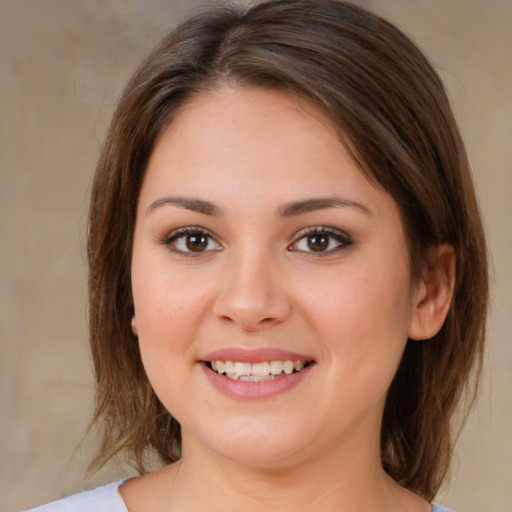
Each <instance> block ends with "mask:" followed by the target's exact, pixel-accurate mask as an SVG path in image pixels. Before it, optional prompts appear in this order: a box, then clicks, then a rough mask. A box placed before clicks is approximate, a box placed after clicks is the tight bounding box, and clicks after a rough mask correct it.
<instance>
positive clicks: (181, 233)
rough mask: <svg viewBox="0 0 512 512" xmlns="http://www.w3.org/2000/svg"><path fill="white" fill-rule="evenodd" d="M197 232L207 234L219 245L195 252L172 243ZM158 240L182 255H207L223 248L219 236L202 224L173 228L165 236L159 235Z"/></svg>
mask: <svg viewBox="0 0 512 512" xmlns="http://www.w3.org/2000/svg"><path fill="white" fill-rule="evenodd" d="M196 234H199V235H204V236H207V237H208V238H210V240H212V241H213V242H214V243H215V244H216V245H217V248H215V249H208V250H205V251H198V252H196V253H195V252H193V251H183V250H181V249H177V248H175V247H172V243H173V242H174V241H175V240H177V239H179V238H182V237H185V236H187V235H196ZM157 242H158V243H160V244H162V245H165V246H166V247H167V248H168V249H169V250H170V251H171V252H173V253H175V254H179V255H182V256H191V257H197V256H205V255H207V254H209V253H211V252H214V251H218V250H220V249H222V248H223V247H222V244H221V243H220V242H219V241H218V240H217V237H216V236H215V235H214V234H213V233H212V232H211V231H210V230H209V229H206V228H203V227H201V226H184V227H181V228H176V229H173V230H172V231H171V232H170V233H167V234H165V235H164V236H162V237H159V238H158V239H157Z"/></svg>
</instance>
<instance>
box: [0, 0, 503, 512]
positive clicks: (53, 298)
mask: <svg viewBox="0 0 512 512" xmlns="http://www.w3.org/2000/svg"><path fill="white" fill-rule="evenodd" d="M208 3H216V2H207V1H204V0H203V1H201V2H196V1H191V0H181V1H180V0H87V1H86V0H76V1H69V0H0V343H1V357H0V385H1V386H0V460H1V464H0V509H1V510H3V511H5V512H12V511H16V510H20V509H23V508H27V507H29V506H35V505H37V504H41V503H43V502H46V501H49V500H52V499H56V498H59V497H61V496H64V495H67V494H70V493H73V492H77V491H79V490H82V489H84V488H91V487H94V486H96V485H98V484H101V483H106V482H107V481H112V480H114V479H116V478H120V477H122V476H126V475H127V474H128V473H127V472H126V469H124V468H116V467H109V468H107V469H106V470H104V471H102V472H101V473H99V474H97V475H95V476H94V477H93V478H91V479H85V468H86V466H87V463H88V461H89V457H90V454H91V449H92V445H93V442H94V440H93V439H91V438H90V437H88V438H86V439H85V440H83V435H84V431H85V427H86V425H87V422H88V419H89V417H90V413H91V409H92V404H93V381H92V373H91V365H90V363H89V355H88V349H87V346H86V341H87V332H86V265H85V250H84V246H85V244H84V239H85V234H86V233H85V232H86V216H87V202H88V195H89V190H90V186H91V181H92V175H93V171H94V168H95V163H96V159H97V157H98V153H99V149H100V144H101V141H102V138H103V135H104V133H105V130H106V128H107V125H108V122H109V120H110V117H111V114H112V111H113V108H114V106H115V102H116V99H117V97H118V95H119V93H120V92H121V89H122V87H123V85H124V83H125V81H126V80H127V78H128V76H129V75H130V74H131V72H132V71H133V70H134V67H135V66H136V64H137V63H138V62H139V61H140V59H141V58H142V57H143V56H144V55H145V54H147V53H148V51H149V50H150V49H151V47H152V46H153V44H154V43H155V42H156V41H157V40H159V39H160V38H161V37H162V36H163V35H164V34H165V33H166V32H167V31H168V29H169V28H170V27H172V26H173V25H174V24H175V23H176V22H177V21H180V20H183V19H184V18H186V17H187V16H188V15H189V14H191V13H192V12H193V11H194V10H195V8H196V7H197V6H198V5H207V4H208ZM360 3H362V4H363V5H365V6H367V7H369V8H370V9H372V10H375V11H376V12H378V13H380V14H383V15H384V16H386V17H387V18H389V19H390V20H391V21H393V22H394V23H396V24H397V25H398V26H399V27H401V28H402V29H404V30H405V31H406V33H408V34H409V35H410V36H412V38H413V39H414V40H415V41H416V42H417V44H418V45H419V46H420V47H421V48H422V49H423V50H424V51H425V52H426V54H427V55H428V56H429V57H430V59H431V61H432V62H433V64H434V65H435V66H436V68H437V69H438V71H439V72H440V74H441V76H442V77H443V79H444V81H445V83H446V85H447V87H448V90H449V94H450V97H451V100H452V102H453V107H454V110H455V113H456V116H457V118H458V120H459V123H460V126H461V130H462V133H463V136H464V138H465V140H466V143H467V147H468V151H469V155H470V158H471V161H472V164H473V169H474V175H475V180H476V183H477V187H478V192H479V196H480V199H481V203H482V209H483V214H484V217H485V223H486V226H487V229H488V237H489V244H490V251H491V254H492V260H493V265H494V277H493V292H494V293H493V295H494V300H493V306H492V312H491V317H490V320H489V327H488V332H489V345H488V347H489V348H488V353H487V357H486V369H485V374H484V379H483V385H482V389H481V393H480V401H479V405H478V408H477V409H476V410H475V412H474V413H473V414H472V416H471V417H470V420H469V422H468V424H467V427H466V429H465V431H464V433H463V435H462V436H461V438H460V439H459V443H458V445H457V453H456V459H455V462H454V465H453V471H452V477H451V480H450V481H449V482H448V483H447V485H446V486H445V488H444V489H443V491H442V492H441V493H440V494H439V496H438V498H437V500H436V501H438V502H439V503H443V504H444V505H446V506H449V507H451V508H454V509H455V510H457V511H458V512H482V511H492V512H506V511H510V510H511V509H510V507H511V502H512V442H511V432H512V407H511V405H512V399H511V395H512V343H510V340H511V339H512V325H511V322H510V314H511V312H512V293H511V290H512V265H511V261H512V258H511V256H512V168H511V167H512V164H511V162H512V149H511V148H512V143H511V141H512V97H511V95H512V59H511V56H510V53H511V50H512V2H511V1H510V0H487V1H485V2H484V1H481V0H367V1H363V2H360ZM82 441H83V442H82Z"/></svg>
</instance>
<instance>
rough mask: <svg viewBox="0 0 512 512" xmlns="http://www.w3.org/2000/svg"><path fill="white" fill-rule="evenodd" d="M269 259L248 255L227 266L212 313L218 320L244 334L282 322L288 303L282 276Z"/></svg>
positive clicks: (284, 318)
mask: <svg viewBox="0 0 512 512" xmlns="http://www.w3.org/2000/svg"><path fill="white" fill-rule="evenodd" d="M271 259H272V258H270V257H268V256H267V257H266V256H265V255H256V254H252V255H250V256H248V257H245V258H238V260H237V261H236V262H230V263H229V268H227V269H226V272H225V273H223V279H222V283H221V286H220V292H219V294H218V296H217V297H216V300H215V304H214V309H213V312H214V314H215V315H216V316H217V317H218V318H219V319H221V320H222V321H224V322H228V323H231V324H234V325H237V326H238V327H239V328H240V329H242V330H243V331H245V332H257V331H262V330H265V329H268V328H269V327H272V326H274V325H276V324H279V323H281V322H283V321H284V320H286V318H287V317H288V316H289V315H290V312H291V309H292V307H291V301H290V300H289V297H288V296H287V293H286V285H285V280H284V276H283V273H282V271H280V269H279V266H278V265H277V264H275V262H272V261H271Z"/></svg>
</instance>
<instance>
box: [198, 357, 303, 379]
mask: <svg viewBox="0 0 512 512" xmlns="http://www.w3.org/2000/svg"><path fill="white" fill-rule="evenodd" d="M308 364H309V363H308V362H307V361H291V360H287V361H266V362H262V363H245V362H239V361H209V362H207V365H208V366H209V367H210V368H211V369H212V370H213V371H214V372H217V373H218V374H220V375H225V376H226V377H227V378H229V379H231V380H240V381H246V382H261V381H266V380H273V379H279V378H281V377H285V376H287V375H291V374H292V373H297V372H300V371H301V370H302V369H303V368H305V367H306V366H307V365H308Z"/></svg>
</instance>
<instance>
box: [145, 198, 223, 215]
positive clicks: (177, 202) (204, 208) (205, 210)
mask: <svg viewBox="0 0 512 512" xmlns="http://www.w3.org/2000/svg"><path fill="white" fill-rule="evenodd" d="M165 205H174V206H179V207H180V208H185V209H186V210H190V211H193V212H197V213H202V214H203V215H214V216H219V215H222V211H221V210H220V208H218V207H217V206H215V205H214V204H213V203H210V201H205V200H204V199H197V198H194V197H181V196H166V197H161V198H160V199H157V200H156V201H153V202H152V203H151V204H150V205H149V206H148V208H147V210H146V215H149V214H150V213H151V212H153V211H154V210H156V209H157V208H160V207H162V206H165Z"/></svg>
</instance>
